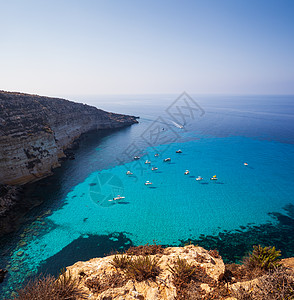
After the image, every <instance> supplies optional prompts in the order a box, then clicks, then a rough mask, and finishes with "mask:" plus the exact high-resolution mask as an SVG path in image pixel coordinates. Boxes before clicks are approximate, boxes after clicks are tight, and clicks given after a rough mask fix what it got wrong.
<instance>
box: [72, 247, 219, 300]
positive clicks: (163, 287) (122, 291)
mask: <svg viewBox="0 0 294 300" xmlns="http://www.w3.org/2000/svg"><path fill="white" fill-rule="evenodd" d="M150 257H151V258H152V259H156V260H157V261H158V267H159V269H160V272H159V274H158V276H157V277H156V279H155V280H151V279H149V280H144V281H137V280H135V279H128V278H127V279H126V280H125V281H124V282H123V283H122V284H117V280H120V279H121V278H122V277H123V276H124V275H123V273H118V274H119V278H120V279H114V278H115V277H113V275H114V274H117V272H119V271H118V270H117V269H116V268H115V267H114V266H113V264H112V262H113V258H114V255H112V256H107V257H104V258H94V259H91V260H89V261H86V262H77V263H75V264H74V265H73V266H70V267H68V268H67V270H68V272H69V273H70V274H71V275H72V276H73V277H76V278H79V280H80V283H79V284H80V288H81V289H82V290H83V291H84V292H85V293H86V295H87V297H88V298H90V299H93V300H94V299H97V300H102V299H112V300H119V299H120V300H122V299H124V300H131V299H132V300H135V299H148V300H157V299H164V300H174V299H177V298H176V297H177V289H176V286H175V284H174V281H173V274H172V272H171V268H173V267H174V266H175V264H176V262H177V260H178V259H179V258H180V259H185V261H186V262H187V263H188V264H191V265H195V266H198V267H200V269H201V270H203V272H205V273H206V275H207V276H208V278H210V281H211V282H217V281H218V280H219V278H221V277H222V276H223V274H224V272H225V265H224V263H223V260H222V259H221V257H217V258H216V257H214V256H212V255H211V252H209V251H207V250H205V249H203V248H202V247H196V246H193V245H189V246H186V247H182V248H181V247H171V248H166V249H164V251H163V253H158V254H155V255H151V256H150ZM170 267H171V268H170ZM201 276H202V275H201ZM107 285H108V288H107V289H105V288H104V287H105V286H106V287H107ZM115 285H117V287H115ZM199 289H200V290H201V291H203V293H204V294H205V292H209V291H210V290H211V286H210V285H209V284H207V283H204V282H203V283H201V282H200V283H199ZM183 299H184V298H183ZM195 299H198V298H195Z"/></svg>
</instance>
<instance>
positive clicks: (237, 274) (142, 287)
mask: <svg viewBox="0 0 294 300" xmlns="http://www.w3.org/2000/svg"><path fill="white" fill-rule="evenodd" d="M261 261H263V262H265V261H268V256H265V257H264V260H263V259H261V258H260V262H261ZM263 266H264V265H263ZM293 275H294V269H293V258H291V259H285V260H282V261H281V262H280V263H279V265H278V264H277V267H276V268H273V269H270V270H269V269H266V268H263V267H262V264H260V265H255V266H252V265H250V264H249V265H248V264H247V265H245V264H244V265H236V264H230V265H226V264H224V262H223V260H222V258H221V256H220V255H219V253H218V251H216V250H205V249H204V248H202V247H198V246H194V245H188V246H185V247H169V248H162V247H161V246H159V245H146V246H139V247H132V248H130V249H129V250H127V252H126V253H124V254H115V255H110V256H107V257H103V258H93V259H91V260H89V261H85V262H81V261H79V262H77V263H75V264H74V265H72V266H70V267H67V270H66V272H63V273H62V274H61V275H60V276H59V278H58V279H57V280H56V279H55V278H54V277H50V276H49V277H48V276H47V277H44V278H41V280H40V278H37V279H36V280H35V281H34V282H31V283H29V284H28V285H27V286H26V287H25V288H24V289H22V290H21V291H20V293H19V297H16V298H15V299H16V300H26V299H39V298H38V296H39V295H42V296H43V299H45V300H47V299H48V300H49V299H50V300H52V299H93V300H135V299H139V300H179V299H184V300H197V299H204V300H210V299H219V300H220V299H227V300H229V299H230V300H244V299H248V300H261V299H263V300H277V299H293V297H294V292H293V291H294V290H293V288H294V276H293ZM51 286H53V288H51ZM65 286H66V289H65Z"/></svg>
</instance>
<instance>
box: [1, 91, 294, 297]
mask: <svg viewBox="0 0 294 300" xmlns="http://www.w3.org/2000/svg"><path fill="white" fill-rule="evenodd" d="M70 100H74V101H77V102H83V103H87V104H90V105H94V106H96V107H98V108H101V109H104V110H107V111H111V112H116V113H125V114H130V115H134V116H137V117H139V119H138V121H139V123H138V124H134V125H132V126H129V127H124V128H121V129H112V130H110V129H108V130H101V131H99V132H90V133H87V134H84V135H83V136H82V137H81V138H80V141H79V144H80V146H79V148H78V149H76V150H73V151H74V155H75V159H74V160H67V161H65V162H64V163H62V166H61V167H60V168H57V169H55V171H54V175H53V176H51V177H48V178H45V179H43V180H41V181H38V182H36V183H34V184H31V185H29V186H28V187H27V188H26V197H28V198H30V199H35V200H36V203H41V204H40V205H38V206H36V207H34V208H33V209H32V210H31V211H30V212H29V213H28V214H27V215H26V216H25V218H24V220H23V224H22V225H21V226H20V228H19V230H18V231H17V232H15V233H13V234H9V235H7V236H5V237H4V238H2V239H1V240H0V251H1V256H0V267H1V268H5V269H7V270H8V275H7V276H6V278H5V280H4V282H3V283H1V284H0V293H1V296H0V298H1V297H2V298H1V299H9V298H10V297H11V293H12V294H13V293H14V292H15V291H16V290H17V289H19V288H20V287H21V286H23V285H24V284H25V283H26V282H27V281H28V280H29V279H31V278H34V277H35V276H38V275H40V274H47V273H50V274H53V275H57V274H59V272H60V271H61V269H62V268H64V267H66V266H69V265H72V264H74V263H75V262H77V261H85V260H89V259H90V258H93V257H103V256H105V255H108V254H110V253H115V252H117V251H124V250H125V249H127V248H129V247H131V246H137V245H145V244H147V243H149V244H154V243H156V244H160V245H164V246H184V245H187V244H195V245H196V244H197V245H200V246H203V247H205V248H206V249H218V250H219V252H220V255H221V256H222V257H223V259H224V261H225V262H227V263H229V262H236V263H238V262H241V261H242V258H243V257H244V255H246V254H247V253H248V252H249V251H250V250H251V249H252V246H253V245H258V244H260V245H263V246H275V247H276V248H277V249H280V250H281V253H282V256H283V257H291V256H294V197H293V196H294V184H293V179H294V96H293V95H283V96H281V95H230V96H226V95H194V94H192V95H191V94H188V93H185V92H184V93H180V94H178V95H173V94H170V95H113V96H109V95H108V96H80V97H71V98H70ZM178 150H181V151H178ZM177 152H181V153H177ZM135 156H138V157H140V158H139V159H134V157H135ZM166 158H170V160H169V161H164V160H165V159H166ZM156 168H157V169H156ZM152 169H153V170H152ZM186 170H188V171H189V174H186V175H185V172H186ZM127 171H130V173H132V174H131V175H127V174H126V173H127ZM198 177H201V178H202V180H196V179H197V178H198ZM211 178H217V179H215V180H214V179H211ZM146 182H149V183H152V184H147V185H146ZM117 198H118V199H117Z"/></svg>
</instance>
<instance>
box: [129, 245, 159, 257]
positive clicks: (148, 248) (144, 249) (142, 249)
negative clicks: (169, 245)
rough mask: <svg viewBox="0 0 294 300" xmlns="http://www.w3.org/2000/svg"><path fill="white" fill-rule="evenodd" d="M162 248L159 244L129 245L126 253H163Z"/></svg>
mask: <svg viewBox="0 0 294 300" xmlns="http://www.w3.org/2000/svg"><path fill="white" fill-rule="evenodd" d="M163 252H164V249H163V248H162V246H161V245H156V244H154V245H149V244H146V245H144V246H137V247H130V248H129V249H128V250H127V251H126V254H128V255H143V256H144V255H155V254H163Z"/></svg>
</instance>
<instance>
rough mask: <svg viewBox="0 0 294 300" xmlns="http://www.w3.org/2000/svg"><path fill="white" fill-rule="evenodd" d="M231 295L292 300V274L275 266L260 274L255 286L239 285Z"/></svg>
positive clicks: (250, 299)
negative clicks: (264, 273)
mask: <svg viewBox="0 0 294 300" xmlns="http://www.w3.org/2000/svg"><path fill="white" fill-rule="evenodd" d="M233 295H234V297H236V298H237V299H238V300H247V299H248V300H260V299H262V300H293V299H294V274H293V272H290V271H289V270H287V269H286V268H281V267H279V268H275V269H273V270H271V271H270V272H269V273H268V274H267V275H264V276H262V277H261V278H260V279H259V281H258V283H257V285H256V286H255V287H251V286H249V288H247V289H245V288H244V287H239V288H238V289H236V290H235V291H234V293H233Z"/></svg>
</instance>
